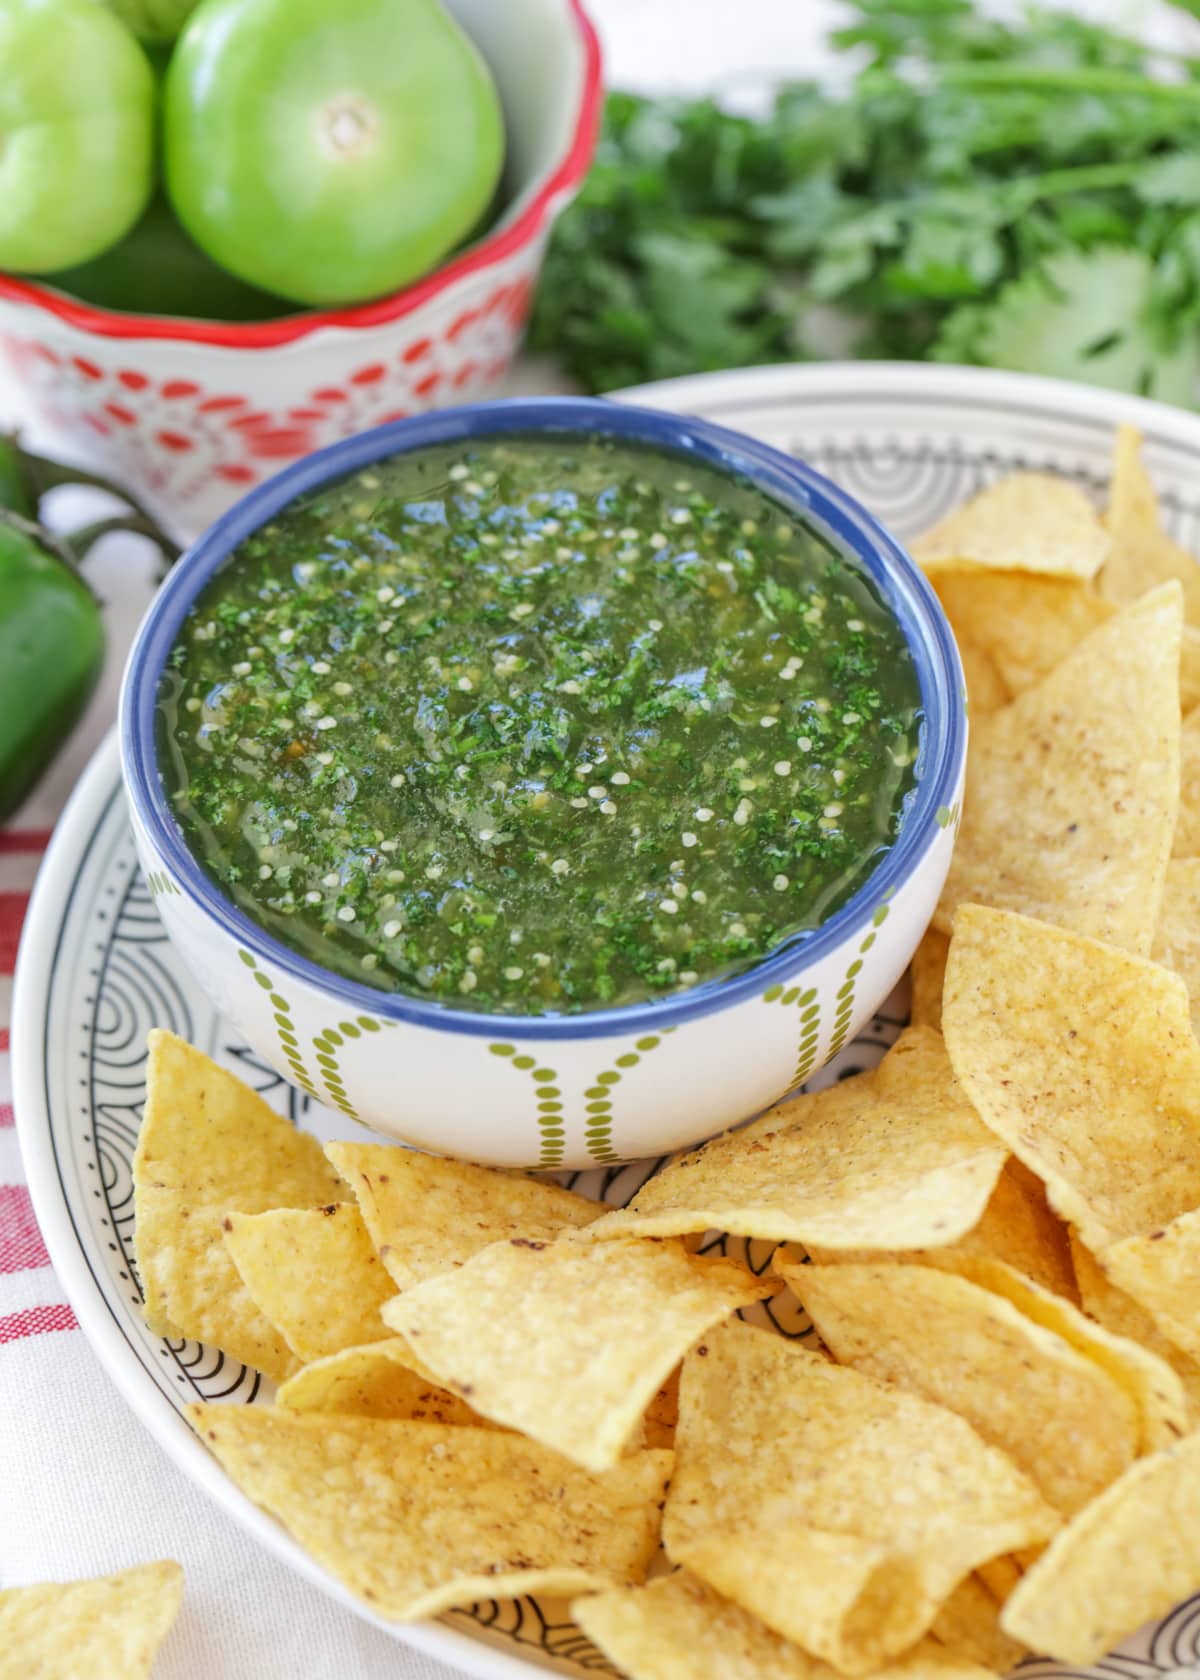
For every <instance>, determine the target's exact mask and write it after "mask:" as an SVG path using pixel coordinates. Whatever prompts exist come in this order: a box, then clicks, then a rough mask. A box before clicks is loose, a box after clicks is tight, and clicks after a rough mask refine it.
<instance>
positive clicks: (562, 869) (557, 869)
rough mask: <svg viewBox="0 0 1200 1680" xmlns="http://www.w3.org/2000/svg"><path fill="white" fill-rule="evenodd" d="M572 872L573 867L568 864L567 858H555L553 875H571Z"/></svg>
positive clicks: (551, 871) (551, 866) (551, 868)
mask: <svg viewBox="0 0 1200 1680" xmlns="http://www.w3.org/2000/svg"><path fill="white" fill-rule="evenodd" d="M570 872H571V865H570V864H569V863H568V862H567V860H566V858H555V860H554V862H553V863H552V864H551V865H550V873H551V874H552V875H569V874H570Z"/></svg>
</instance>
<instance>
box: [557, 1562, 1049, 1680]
mask: <svg viewBox="0 0 1200 1680" xmlns="http://www.w3.org/2000/svg"><path fill="white" fill-rule="evenodd" d="M993 1608H995V1607H994V1606H993ZM571 1616H572V1618H573V1620H574V1621H576V1622H577V1623H578V1624H579V1626H580V1627H581V1628H582V1629H583V1631H584V1633H586V1634H587V1636H588V1638H589V1639H590V1640H592V1641H593V1643H594V1644H596V1645H598V1646H599V1647H600V1649H601V1650H602V1651H603V1652H604V1653H605V1654H606V1655H607V1656H609V1657H611V1658H612V1660H613V1662H615V1663H616V1664H617V1666H618V1667H619V1668H620V1669H621V1671H622V1672H623V1673H625V1674H628V1675H630V1676H631V1677H632V1680H835V1675H836V1670H834V1669H832V1668H830V1667H829V1666H828V1664H827V1663H823V1662H821V1661H819V1659H818V1658H816V1657H810V1656H809V1655H808V1654H807V1652H805V1651H802V1650H801V1649H800V1647H799V1646H798V1645H793V1644H792V1643H791V1642H790V1641H789V1640H786V1639H781V1638H780V1637H779V1635H778V1634H777V1633H772V1631H771V1629H770V1628H769V1627H767V1626H766V1625H765V1623H763V1622H760V1621H759V1619H758V1617H757V1616H751V1615H749V1614H748V1613H747V1612H746V1611H745V1610H741V1609H739V1608H738V1606H737V1605H736V1604H733V1603H731V1602H730V1600H729V1599H727V1598H722V1597H721V1595H720V1593H715V1592H713V1590H712V1588H711V1587H707V1586H705V1584H704V1582H703V1581H701V1580H699V1579H698V1578H697V1577H696V1576H695V1575H691V1574H689V1573H688V1571H687V1570H686V1569H681V1570H677V1571H676V1573H675V1574H674V1575H667V1576H663V1577H661V1578H660V1579H659V1580H657V1581H651V1582H650V1584H649V1585H648V1586H645V1587H617V1588H614V1590H613V1591H612V1592H607V1593H598V1594H596V1596H595V1597H593V1598H577V1599H576V1600H575V1602H574V1603H573V1604H572V1606H571ZM1006 1648H1011V1649H1012V1650H1014V1651H1016V1652H1018V1654H1020V1646H1018V1645H1015V1644H1012V1643H1011V1642H1006ZM877 1680H987V1676H986V1675H985V1672H984V1670H983V1669H982V1668H981V1667H979V1666H978V1665H976V1664H975V1663H973V1662H970V1661H968V1660H966V1659H965V1657H958V1656H956V1655H955V1654H952V1653H951V1652H949V1651H947V1650H944V1649H941V1648H940V1647H938V1646H936V1645H934V1644H933V1643H932V1642H931V1641H926V1642H925V1643H924V1644H922V1645H919V1646H918V1647H917V1649H916V1650H915V1651H912V1652H910V1653H909V1654H907V1655H906V1656H903V1657H898V1658H897V1659H896V1661H895V1662H893V1663H889V1664H888V1665H887V1667H886V1668H884V1669H881V1670H880V1671H879V1672H878V1676H877Z"/></svg>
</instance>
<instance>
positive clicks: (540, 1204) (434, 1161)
mask: <svg viewBox="0 0 1200 1680" xmlns="http://www.w3.org/2000/svg"><path fill="white" fill-rule="evenodd" d="M326 1154H327V1155H328V1156H329V1159H330V1160H331V1161H332V1162H333V1164H334V1166H335V1167H336V1168H337V1170H338V1172H340V1173H341V1175H342V1177H343V1178H344V1179H345V1180H346V1182H347V1183H348V1184H350V1185H352V1186H353V1189H354V1194H355V1195H356V1196H357V1197H358V1205H359V1208H360V1210H361V1212H362V1216H363V1219H364V1220H365V1222H366V1226H367V1230H368V1231H369V1232H370V1233H371V1239H372V1241H373V1242H374V1244H375V1247H376V1248H377V1249H378V1251H379V1257H380V1259H381V1260H382V1261H383V1263H384V1265H385V1266H386V1267H387V1269H388V1271H389V1272H390V1273H391V1275H392V1277H393V1279H394V1280H395V1283H396V1286H397V1288H399V1289H410V1288H411V1287H412V1286H413V1284H416V1283H422V1282H424V1280H425V1279H426V1278H430V1277H437V1276H438V1275H439V1273H441V1272H450V1271H453V1270H454V1268H455V1267H456V1266H461V1265H462V1263H463V1261H464V1260H469V1259H470V1258H471V1256H472V1254H477V1253H478V1252H479V1250H480V1249H481V1248H486V1247H487V1246H488V1244H489V1243H494V1242H501V1241H503V1240H505V1239H507V1238H511V1237H530V1238H533V1239H534V1240H535V1241H538V1242H549V1241H551V1240H553V1238H555V1237H556V1236H557V1235H558V1233H559V1232H560V1231H566V1230H570V1229H572V1228H574V1227H576V1226H579V1225H587V1224H590V1223H591V1221H592V1220H593V1219H595V1218H596V1217H597V1215H598V1214H601V1213H603V1212H604V1206H603V1203H601V1202H593V1201H590V1200H589V1199H588V1197H586V1196H577V1195H575V1193H574V1192H573V1191H571V1190H563V1189H562V1188H561V1187H560V1186H559V1185H557V1184H546V1183H544V1182H543V1181H542V1180H540V1179H536V1178H529V1177H528V1176H527V1175H526V1174H525V1173H517V1172H501V1171H499V1170H498V1169H497V1168H495V1167H480V1166H476V1165H474V1163H473V1162H470V1161H449V1160H446V1159H445V1158H444V1157H443V1156H441V1155H422V1154H420V1153H419V1152H418V1151H417V1150H415V1149H403V1148H401V1147H400V1146H399V1145H397V1144H388V1143H330V1144H328V1145H326Z"/></svg>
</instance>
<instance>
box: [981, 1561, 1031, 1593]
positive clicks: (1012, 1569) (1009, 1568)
mask: <svg viewBox="0 0 1200 1680" xmlns="http://www.w3.org/2000/svg"><path fill="white" fill-rule="evenodd" d="M975 1573H976V1574H977V1575H978V1576H979V1579H980V1580H981V1581H982V1582H983V1584H984V1586H985V1587H986V1588H987V1590H988V1591H989V1592H990V1593H991V1595H992V1597H993V1598H994V1599H995V1600H996V1603H997V1604H1005V1603H1007V1602H1008V1599H1009V1596H1010V1595H1011V1593H1012V1591H1013V1589H1014V1588H1015V1587H1016V1584H1017V1582H1018V1581H1019V1580H1020V1579H1021V1568H1020V1565H1019V1564H1018V1563H1017V1560H1016V1558H1014V1557H998V1558H989V1559H988V1561H987V1563H981V1564H980V1565H979V1568H978V1569H977V1570H976V1571H975Z"/></svg>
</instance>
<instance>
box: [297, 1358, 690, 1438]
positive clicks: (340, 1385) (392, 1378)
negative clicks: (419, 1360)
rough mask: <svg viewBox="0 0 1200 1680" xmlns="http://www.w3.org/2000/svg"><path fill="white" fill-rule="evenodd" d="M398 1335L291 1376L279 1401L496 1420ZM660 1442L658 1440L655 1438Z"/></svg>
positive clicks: (370, 1413)
mask: <svg viewBox="0 0 1200 1680" xmlns="http://www.w3.org/2000/svg"><path fill="white" fill-rule="evenodd" d="M411 1357H412V1356H411V1354H410V1353H409V1350H408V1347H407V1345H406V1344H405V1343H404V1342H403V1341H402V1340H401V1338H400V1337H399V1336H392V1337H389V1338H388V1340H387V1341H383V1342H369V1343H367V1345H366V1346H365V1347H348V1348H343V1349H342V1350H341V1352H340V1353H331V1354H330V1355H329V1356H328V1358H325V1359H318V1360H315V1361H314V1362H313V1364H311V1365H306V1366H305V1367H304V1369H303V1370H302V1371H297V1372H296V1375H295V1376H294V1377H289V1378H288V1380H287V1382H285V1383H284V1384H283V1386H282V1387H281V1388H280V1390H279V1392H278V1394H277V1395H276V1396H275V1403H276V1405H278V1406H281V1407H283V1408H284V1409H285V1410H287V1411H293V1412H341V1413H343V1414H345V1415H346V1416H348V1417H368V1418H408V1419H409V1420H411V1421H412V1422H415V1423H420V1422H422V1421H424V1422H427V1423H453V1424H467V1425H470V1426H473V1427H474V1428H476V1429H481V1428H482V1429H489V1428H491V1427H492V1426H491V1425H490V1424H489V1423H488V1422H487V1420H486V1419H485V1418H481V1417H480V1415H479V1413H478V1412H477V1411H475V1410H474V1409H473V1408H472V1407H471V1406H468V1405H467V1402H466V1401H465V1400H460V1399H459V1397H458V1395H457V1394H451V1393H450V1392H449V1390H448V1389H445V1388H441V1387H439V1385H438V1384H437V1383H436V1382H433V1381H432V1380H431V1379H430V1378H429V1377H427V1376H426V1375H425V1374H424V1373H423V1372H421V1371H414V1370H413V1368H412V1364H411ZM655 1445H658V1443H657V1442H655Z"/></svg>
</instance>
